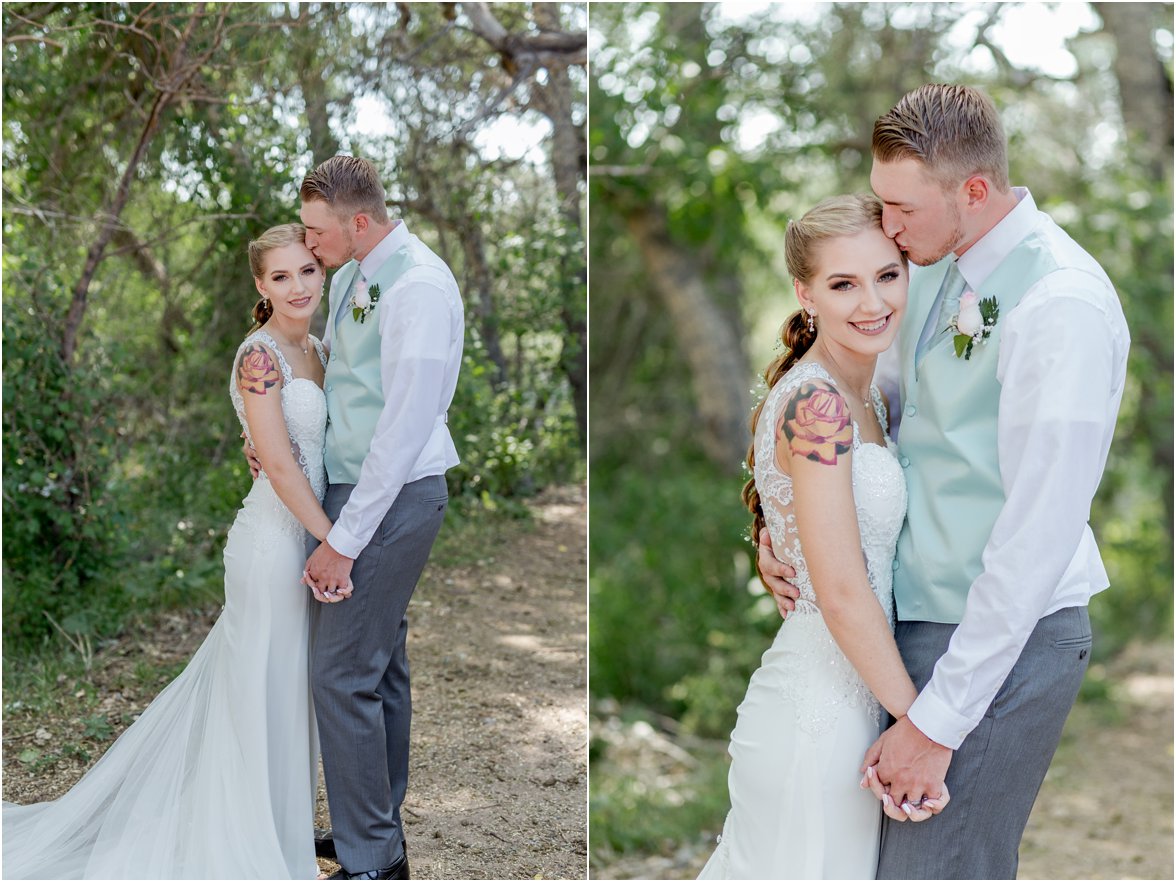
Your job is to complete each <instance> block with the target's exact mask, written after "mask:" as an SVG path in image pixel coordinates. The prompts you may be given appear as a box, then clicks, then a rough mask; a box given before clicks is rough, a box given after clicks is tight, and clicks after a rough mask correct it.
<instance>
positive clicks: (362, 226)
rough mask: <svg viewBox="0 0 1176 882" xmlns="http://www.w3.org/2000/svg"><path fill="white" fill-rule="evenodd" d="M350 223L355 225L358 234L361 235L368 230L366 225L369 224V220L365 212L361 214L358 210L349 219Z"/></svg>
mask: <svg viewBox="0 0 1176 882" xmlns="http://www.w3.org/2000/svg"><path fill="white" fill-rule="evenodd" d="M351 223H352V224H353V225H354V227H355V232H356V234H358V235H360V236H362V235H363V234H364V233H366V232H367V230H368V227H369V226H371V220H370V219H369V218H368V216H367V215H366V214H363V213H362V212H360V213H359V214H357V215H356V216H355V217H353V218H352V219H351Z"/></svg>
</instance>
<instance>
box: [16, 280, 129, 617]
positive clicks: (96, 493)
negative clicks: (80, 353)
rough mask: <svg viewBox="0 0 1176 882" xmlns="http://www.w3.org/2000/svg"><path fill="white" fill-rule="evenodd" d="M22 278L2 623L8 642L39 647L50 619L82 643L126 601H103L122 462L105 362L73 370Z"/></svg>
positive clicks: (44, 307) (44, 306) (117, 596)
mask: <svg viewBox="0 0 1176 882" xmlns="http://www.w3.org/2000/svg"><path fill="white" fill-rule="evenodd" d="M27 269H28V268H27V267H26V270H27ZM26 277H27V275H26V273H22V271H21V269H20V268H17V267H14V266H11V265H10V266H9V267H8V285H9V286H11V287H10V290H11V289H17V290H22V291H24V292H25V298H24V303H23V304H21V305H19V306H17V305H14V306H13V307H11V308H9V309H5V310H4V360H5V370H4V521H3V522H4V536H5V540H6V541H5V557H4V581H5V590H4V622H5V630H6V633H9V634H13V635H18V636H19V637H20V638H21V639H24V640H36V639H43V638H45V637H47V636H48V635H49V634H50V633H51V630H52V625H51V622H50V619H52V620H55V621H57V622H58V623H60V624H61V626H62V627H64V628H65V629H67V630H69V631H73V632H81V633H91V632H93V631H94V630H96V629H98V628H100V627H101V626H103V625H109V619H110V617H111V616H112V615H114V616H117V615H118V614H119V613H120V612H121V611H122V609H123V607H124V606H125V596H124V595H123V593H122V592H121V590H119V589H118V588H116V589H115V590H114V591H110V592H105V587H106V579H108V578H109V576H110V574H111V572H112V569H113V567H114V565H115V564H116V562H117V560H118V556H119V552H120V551H121V537H120V520H121V519H120V517H119V514H118V511H117V509H115V508H114V507H113V506H112V505H111V499H110V497H109V495H108V494H107V493H106V484H107V481H108V480H109V477H110V473H111V470H112V467H113V464H114V461H115V458H116V456H117V452H118V434H117V428H116V424H115V420H114V415H113V413H111V411H110V410H109V408H108V407H107V404H108V401H109V398H108V393H107V388H106V387H107V384H106V383H105V382H104V374H105V370H106V369H107V367H108V364H109V362H108V361H107V359H106V356H107V354H108V353H107V352H105V351H102V350H94V351H93V357H92V359H91V360H89V361H87V362H83V363H78V364H74V365H67V364H66V363H65V362H64V360H63V359H62V358H61V354H60V352H59V351H57V349H56V345H55V343H56V340H55V337H54V335H53V334H52V330H51V329H52V328H53V326H54V324H55V320H54V316H55V315H56V314H57V313H56V312H55V311H54V309H53V304H52V303H45V302H44V300H41V301H40V302H38V300H37V299H36V298H34V297H32V296H31V292H30V290H29V289H28V288H26V287H25V286H24V285H23V284H22V281H23V280H24V278H26ZM39 281H40V283H41V284H44V283H45V277H44V276H41V277H40V279H39ZM54 287H55V284H54V281H50V282H49V283H48V285H47V289H48V290H50V291H52V290H53V289H54ZM104 592H105V593H107V595H108V596H107V601H106V602H104V603H103V604H102V605H98V604H96V603H95V600H96V598H97V597H98V596H99V595H100V594H103V593H104Z"/></svg>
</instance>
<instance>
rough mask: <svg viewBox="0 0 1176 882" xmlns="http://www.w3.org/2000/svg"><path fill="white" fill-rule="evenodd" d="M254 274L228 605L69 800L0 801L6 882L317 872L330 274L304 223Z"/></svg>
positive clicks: (252, 252) (240, 392)
mask: <svg viewBox="0 0 1176 882" xmlns="http://www.w3.org/2000/svg"><path fill="white" fill-rule="evenodd" d="M249 264H250V268H251V270H252V272H253V276H254V281H255V283H256V286H257V290H258V292H259V293H260V294H261V300H260V301H259V302H258V304H257V306H256V307H254V310H253V315H254V318H255V320H256V322H257V323H256V325H255V326H254V328H253V330H252V332H251V333H250V334H249V336H248V337H247V338H246V339H245V341H244V342H243V343H242V344H241V346H240V348H239V349H238V350H237V356H236V358H235V360H234V368H233V377H232V380H231V381H230V395H231V397H232V400H233V406H234V408H235V409H236V412H237V416H238V418H239V419H240V421H241V425H242V427H243V428H244V430H245V432H246V434H247V435H248V436H249V437H250V439H251V440H252V441H253V444H254V446H255V447H256V448H257V452H258V456H259V458H260V460H261V464H262V467H263V469H264V474H263V476H262V477H261V478H259V480H257V481H256V482H255V483H254V484H253V486H252V488H251V489H250V491H249V495H248V496H246V497H245V500H244V503H243V505H242V508H241V510H240V511H239V512H238V513H237V517H236V520H234V522H233V526H232V528H231V529H230V530H229V535H228V543H227V545H226V546H225V552H224V560H225V607H224V611H223V612H222V614H221V616H220V618H219V619H218V620H217V622H216V625H215V626H214V627H213V628H212V630H211V632H210V633H209V635H208V637H207V639H206V640H205V641H204V643H203V644H202V645H201V647H200V649H198V650H197V652H196V654H195V655H194V656H193V657H192V660H191V661H190V662H189V663H188V666H187V668H186V669H185V670H184V672H183V673H182V674H180V676H178V677H177V678H176V679H175V680H174V681H172V683H171V684H170V685H168V686H167V688H165V689H164V690H163V692H161V693H160V694H159V696H158V697H157V698H156V699H155V700H154V701H153V702H152V703H151V704H150V706H148V708H147V709H146V710H145V711H144V712H143V714H142V715H141V716H140V717H139V719H138V720H137V721H136V722H135V723H134V724H133V725H132V726H131V727H130V728H128V729H127V730H126V731H125V732H124V733H123V734H122V735H121V736H120V737H119V738H118V740H117V741H115V743H114V744H113V745H111V747H110V749H109V750H108V751H107V752H106V753H105V755H104V756H103V757H102V758H101V759H99V760H98V762H97V763H96V764H95V765H94V767H93V768H91V769H90V770H89V772H87V773H86V775H85V776H84V777H83V778H82V779H81V781H79V782H78V783H77V784H76V785H75V786H74V787H73V788H72V789H71V790H70V791H69V792H68V793H66V794H65V795H64V796H62V797H61V798H60V799H57V800H55V801H53V802H45V803H38V804H36V805H28V806H18V805H13V804H11V803H5V804H4V809H3V812H4V814H3V821H4V829H3V833H4V836H3V840H4V841H3V854H4V865H3V866H4V876H5V877H6V878H9V879H16V878H48V879H82V878H89V879H131V878H141V879H152V878H154V879H185V878H186V879H247V878H255V879H279V878H287V879H288V878H315V877H316V876H317V874H318V865H317V863H316V861H315V853H314V797H315V787H316V783H317V773H318V767H317V762H318V738H317V733H316V730H315V723H314V713H313V708H312V706H311V694H310V686H309V667H308V666H309V661H308V658H309V656H308V647H307V639H308V638H307V635H308V621H309V614H310V603H311V598H310V595H309V594H308V593H307V590H306V589H305V588H304V587H303V586H302V584H301V579H302V571H303V565H304V563H305V560H306V549H305V542H304V540H305V534H306V532H307V531H309V532H310V533H312V534H313V535H314V536H315V537H316V538H318V539H323V538H325V537H326V535H327V532H328V531H329V530H330V528H331V522H330V520H329V519H328V518H327V516H326V514H325V513H324V512H323V509H322V506H321V505H320V504H319V503H320V500H321V499H322V496H323V493H324V491H325V490H326V476H325V473H324V469H323V443H324V436H325V428H326V420H327V406H326V399H325V397H324V395H323V391H322V383H323V376H324V370H325V364H326V353H325V352H324V349H323V346H322V344H321V343H320V342H319V341H318V340H317V339H316V338H315V337H312V336H310V333H309V328H310V320H311V317H312V316H313V315H314V313H315V311H316V309H317V308H318V305H319V302H320V300H321V299H322V288H323V280H324V275H325V274H324V270H323V267H322V264H320V263H319V261H318V260H317V259H316V258H315V256H314V255H313V254H312V253H311V252H310V250H309V249H308V248H307V247H306V242H305V229H304V228H303V227H302V226H301V225H299V224H285V225H283V226H278V227H273V228H272V229H269V230H266V232H265V233H263V234H262V235H261V236H260V237H258V238H257V239H256V240H254V241H253V242H250V243H249ZM347 593H348V592H347V591H346V589H344V590H343V591H340V592H339V593H338V594H336V595H333V596H329V597H328V596H326V595H319V597H318V599H320V600H322V601H327V602H335V601H338V600H342V599H344V598H345V596H346V595H347Z"/></svg>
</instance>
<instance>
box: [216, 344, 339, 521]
mask: <svg viewBox="0 0 1176 882" xmlns="http://www.w3.org/2000/svg"><path fill="white" fill-rule="evenodd" d="M310 339H311V341H312V342H313V343H314V348H315V352H317V353H318V357H319V360H320V361H321V362H322V363H323V367H324V368H325V367H326V364H327V358H326V353H325V351H324V349H323V345H322V343H321V342H319V340H318V339H317V338H316V337H313V336H312V337H311V338H310ZM257 341H260V342H262V343H265V344H266V345H267V346H268V347H269V348H270V349H271V350H272V351H273V352H274V354H275V355H276V356H277V359H278V366H279V368H280V369H281V372H282V391H281V396H282V415H283V416H284V417H285V420H286V432H287V434H288V435H289V437H290V452H291V453H292V454H293V456H294V461H295V462H297V463H298V464H299V465H300V466H301V467H302V472H303V474H305V475H306V479H307V480H308V481H309V482H310V486H311V489H312V490H313V491H314V494H315V496H317V497H318V498H319V499H320V500H321V499H322V498H323V497H324V496H325V495H326V492H327V473H326V469H325V468H324V467H323V447H324V444H325V442H326V430H327V399H326V395H325V394H324V393H323V390H322V389H321V388H319V386H318V384H317V383H315V382H314V381H313V380H310V379H307V378H305V377H295V376H294V372H293V371H292V370H291V369H290V364H289V362H287V361H286V357H285V356H284V355H283V354H282V350H281V347H279V346H278V343H277V341H276V340H274V338H273V337H272V336H270V335H269V334H268V333H267V332H266V331H265V330H264V329H263V330H259V331H255V332H254V333H252V334H250V335H249V336H248V337H246V338H245V340H244V341H243V342H242V343H241V345H240V347H239V348H238V349H237V355H236V357H235V358H234V359H233V373H232V375H231V376H230V378H229V397H230V398H232V400H233V408H234V410H236V412H237V419H238V420H240V422H241V428H242V429H244V430H245V435H246V436H247V437H248V438H249V440H250V441H252V440H253V436H252V434H250V431H249V422H248V420H247V419H246V418H245V400H244V398H243V397H242V395H241V391H240V389H238V388H237V379H236V376H237V363H238V362H239V361H240V359H241V355H242V353H243V352H244V351H245V349H246V348H247V347H248V346H249V344H250V343H253V342H257ZM248 502H261V503H263V508H265V509H269V510H270V512H271V513H272V514H273V515H275V518H276V523H278V524H279V525H280V526H281V527H282V528H283V529H285V530H289V531H295V530H301V529H302V525H301V524H300V523H299V522H298V520H297V518H295V517H294V515H292V514H291V513H290V511H289V509H287V508H286V506H285V505H284V504H283V503H282V501H281V500H280V499H279V498H278V496H277V494H276V493H275V492H274V490H273V487H272V485H271V484H270V482H269V478H268V477H267V476H266V474H265V472H264V471H263V472H262V473H261V475H260V476H259V477H258V479H257V481H255V482H254V485H253V488H252V490H251V491H250V493H249V497H247V503H248ZM247 507H248V506H247Z"/></svg>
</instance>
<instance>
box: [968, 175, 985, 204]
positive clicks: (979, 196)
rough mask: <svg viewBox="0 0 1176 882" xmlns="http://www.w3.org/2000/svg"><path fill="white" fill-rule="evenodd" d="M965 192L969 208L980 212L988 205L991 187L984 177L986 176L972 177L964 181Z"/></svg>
mask: <svg viewBox="0 0 1176 882" xmlns="http://www.w3.org/2000/svg"><path fill="white" fill-rule="evenodd" d="M963 191H964V198H965V199H966V200H967V206H968V208H970V209H974V210H979V209H982V208H983V207H984V206H985V205H987V204H988V194H989V192H990V191H991V185H990V184H989V183H988V178H986V177H984V175H972V177H970V178H968V179H967V180H966V181H964V186H963Z"/></svg>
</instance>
